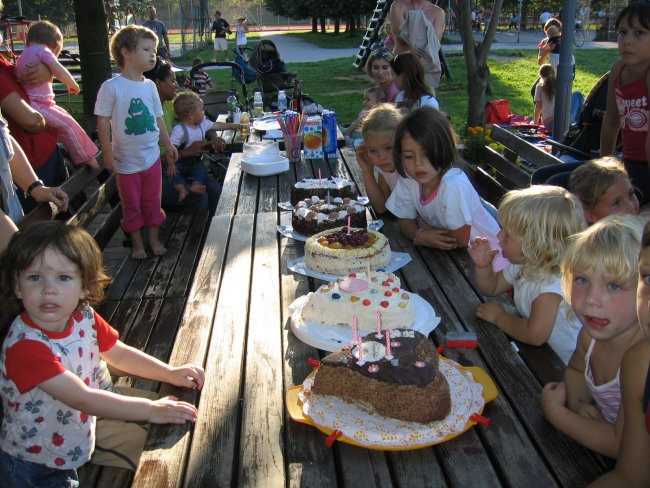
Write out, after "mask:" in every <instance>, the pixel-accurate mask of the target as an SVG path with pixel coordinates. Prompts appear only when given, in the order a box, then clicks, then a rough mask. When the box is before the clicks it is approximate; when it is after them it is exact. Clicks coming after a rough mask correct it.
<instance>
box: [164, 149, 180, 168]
mask: <svg viewBox="0 0 650 488" xmlns="http://www.w3.org/2000/svg"><path fill="white" fill-rule="evenodd" d="M165 150H166V151H167V152H166V153H165V157H166V158H167V164H170V161H171V162H172V163H175V162H176V161H178V149H176V146H174V145H173V144H169V146H166V147H165Z"/></svg>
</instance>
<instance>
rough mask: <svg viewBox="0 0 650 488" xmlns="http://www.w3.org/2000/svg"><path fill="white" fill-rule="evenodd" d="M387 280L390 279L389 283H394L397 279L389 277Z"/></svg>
mask: <svg viewBox="0 0 650 488" xmlns="http://www.w3.org/2000/svg"><path fill="white" fill-rule="evenodd" d="M386 281H388V282H389V283H392V282H393V281H395V280H394V279H393V278H388V279H387V280H386Z"/></svg>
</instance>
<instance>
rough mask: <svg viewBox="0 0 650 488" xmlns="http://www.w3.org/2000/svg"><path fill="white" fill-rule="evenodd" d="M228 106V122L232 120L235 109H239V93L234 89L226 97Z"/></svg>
mask: <svg viewBox="0 0 650 488" xmlns="http://www.w3.org/2000/svg"><path fill="white" fill-rule="evenodd" d="M226 107H227V108H228V122H232V121H233V117H234V115H235V110H237V95H236V94H235V92H233V91H232V90H231V91H230V93H229V94H228V98H226Z"/></svg>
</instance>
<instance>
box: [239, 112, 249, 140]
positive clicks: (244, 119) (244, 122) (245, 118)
mask: <svg viewBox="0 0 650 488" xmlns="http://www.w3.org/2000/svg"><path fill="white" fill-rule="evenodd" d="M239 123H240V124H241V136H242V138H244V139H245V138H247V137H248V135H249V134H250V123H251V119H250V116H249V115H248V112H242V113H241V118H240V121H239Z"/></svg>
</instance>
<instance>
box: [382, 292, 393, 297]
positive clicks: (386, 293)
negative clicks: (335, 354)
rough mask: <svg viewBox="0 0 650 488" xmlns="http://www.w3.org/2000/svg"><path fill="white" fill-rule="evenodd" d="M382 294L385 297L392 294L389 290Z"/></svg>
mask: <svg viewBox="0 0 650 488" xmlns="http://www.w3.org/2000/svg"><path fill="white" fill-rule="evenodd" d="M384 296H385V297H391V296H393V294H392V293H391V292H389V291H386V292H384Z"/></svg>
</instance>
